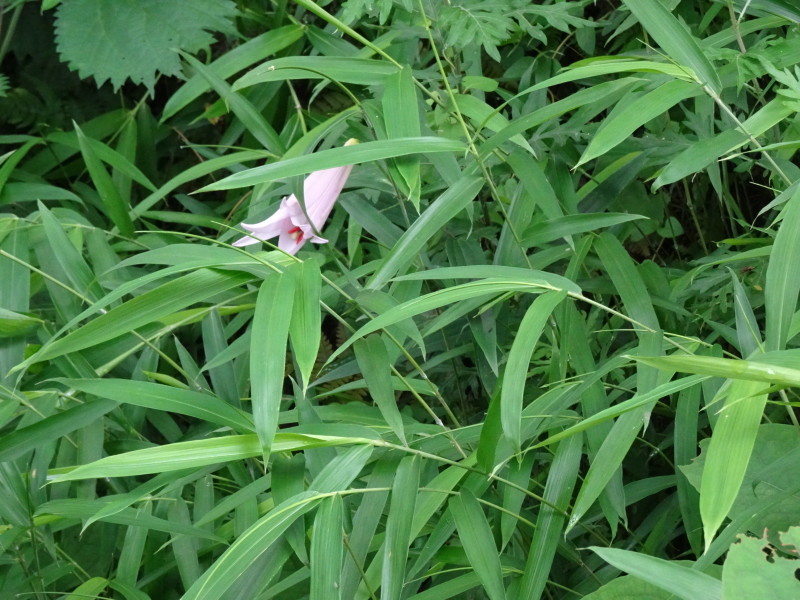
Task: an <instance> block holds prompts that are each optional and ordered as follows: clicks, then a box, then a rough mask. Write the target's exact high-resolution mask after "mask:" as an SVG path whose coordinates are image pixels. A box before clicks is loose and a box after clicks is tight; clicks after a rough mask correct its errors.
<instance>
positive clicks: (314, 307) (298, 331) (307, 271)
mask: <svg viewBox="0 0 800 600" xmlns="http://www.w3.org/2000/svg"><path fill="white" fill-rule="evenodd" d="M292 273H293V274H294V276H295V292H294V293H295V296H294V300H293V303H292V312H291V315H292V318H291V320H290V322H289V338H290V339H291V340H292V353H293V354H294V360H295V361H296V362H297V367H298V369H299V370H300V376H301V378H302V384H303V389H306V388H308V384H309V383H310V382H311V373H312V371H313V370H314V364H315V363H316V360H317V353H318V352H319V345H320V341H321V337H322V314H321V313H320V307H319V306H320V305H319V303H320V293H321V289H322V274H321V273H320V270H319V264H317V262H316V261H313V260H307V261H305V262H302V263H299V264H297V265H295V266H294V267H292Z"/></svg>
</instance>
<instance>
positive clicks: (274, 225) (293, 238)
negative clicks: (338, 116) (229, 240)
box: [233, 139, 358, 254]
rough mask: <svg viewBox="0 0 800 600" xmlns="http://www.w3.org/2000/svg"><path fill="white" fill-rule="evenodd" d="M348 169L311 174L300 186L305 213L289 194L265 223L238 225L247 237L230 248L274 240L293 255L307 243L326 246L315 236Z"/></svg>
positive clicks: (329, 210)
mask: <svg viewBox="0 0 800 600" xmlns="http://www.w3.org/2000/svg"><path fill="white" fill-rule="evenodd" d="M357 143H358V140H355V139H350V140H347V142H346V143H345V146H352V145H353V144H357ZM352 169H353V165H347V166H344V167H333V168H332V169H323V170H322V171H314V172H313V173H311V174H310V175H309V176H308V177H306V179H305V181H304V182H303V198H304V200H305V208H306V210H305V213H303V208H302V207H301V206H300V202H299V201H298V200H297V197H296V196H295V195H294V194H292V195H291V196H289V197H288V198H284V199H283V200H281V205H280V208H278V210H277V211H276V212H275V214H274V215H272V216H271V217H269V218H268V219H266V220H265V221H261V222H260V223H254V224H252V225H250V224H248V223H242V227H243V228H244V229H246V230H247V231H249V232H250V233H251V235H246V236H245V237H243V238H241V239H239V240H236V241H235V242H233V245H234V246H249V245H250V244H256V243H258V242H261V241H263V240H268V239H270V238H274V237H276V236H277V237H278V248H280V249H281V250H283V251H284V252H288V253H289V254H296V253H297V251H298V250H300V248H302V247H303V246H304V245H305V243H306V242H307V241H311V242H313V243H315V244H327V243H328V240H326V239H325V238H322V237H320V236H319V235H317V232H319V231H321V230H322V226H323V225H324V224H325V221H327V220H328V215H330V214H331V211H332V210H333V205H334V204H335V203H336V199H337V198H338V197H339V194H340V193H341V191H342V188H343V187H344V184H345V182H346V181H347V178H348V176H349V175H350V171H351V170H352Z"/></svg>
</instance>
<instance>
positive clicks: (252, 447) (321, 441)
mask: <svg viewBox="0 0 800 600" xmlns="http://www.w3.org/2000/svg"><path fill="white" fill-rule="evenodd" d="M364 443H370V444H371V443H372V441H371V440H366V439H363V438H351V437H336V436H325V435H307V434H297V433H277V434H275V438H274V440H273V442H272V451H273V452H295V451H299V450H305V449H308V448H324V447H327V446H341V445H352V444H364ZM260 454H262V451H261V443H260V442H259V440H258V437H257V436H256V435H255V434H251V435H232V436H227V437H218V438H210V439H206V440H194V441H191V442H177V443H175V444H167V445H165V446H156V447H154V448H146V449H144V450H134V451H133V452H126V453H124V454H116V455H114V456H108V457H106V458H101V459H100V460H97V461H95V462H93V463H89V464H88V465H83V466H80V467H75V468H69V469H68V470H66V471H64V470H63V469H61V470H55V471H51V473H52V474H53V475H58V481H73V480H78V479H91V478H102V477H128V476H132V475H146V474H149V473H164V472H167V471H178V470H181V469H189V468H195V467H204V466H206V465H215V464H219V463H225V462H230V461H235V460H243V459H245V458H253V457H255V456H259V455H260Z"/></svg>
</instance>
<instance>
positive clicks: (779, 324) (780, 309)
mask: <svg viewBox="0 0 800 600" xmlns="http://www.w3.org/2000/svg"><path fill="white" fill-rule="evenodd" d="M781 215H782V216H783V220H782V222H781V226H780V229H778V234H777V235H776V236H775V243H774V244H773V245H772V252H771V253H770V258H769V264H768V265H767V281H766V285H765V287H764V303H765V309H766V313H767V323H766V336H765V337H766V340H765V344H766V349H767V350H783V349H784V348H785V347H786V342H787V338H788V335H789V327H790V325H791V322H792V317H793V316H794V313H795V309H796V308H797V296H798V293H800V269H798V268H796V267H797V263H796V262H795V261H797V258H798V256H800V188H798V189H797V190H795V192H794V194H793V195H792V197H791V198H790V199H789V201H788V202H787V204H786V206H785V208H784V209H783V211H782V213H781Z"/></svg>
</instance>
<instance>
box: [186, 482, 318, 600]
mask: <svg viewBox="0 0 800 600" xmlns="http://www.w3.org/2000/svg"><path fill="white" fill-rule="evenodd" d="M319 500H320V497H319V496H318V495H317V494H316V492H302V493H300V494H297V495H296V496H293V497H292V498H289V499H288V500H286V501H285V502H283V503H281V504H279V505H278V506H276V507H275V508H273V509H272V510H271V511H269V512H268V513H267V514H266V515H264V516H263V517H261V518H260V519H259V520H258V521H256V523H255V524H253V525H252V526H251V527H250V528H248V529H247V531H245V532H244V533H243V534H242V535H240V536H239V537H238V538H237V539H236V541H235V542H234V543H233V544H232V545H231V546H230V547H229V548H228V549H227V550H226V551H225V552H224V553H223V554H222V556H220V557H219V558H218V559H217V560H216V561H215V562H214V564H212V565H211V566H210V567H209V568H208V570H206V572H205V573H203V576H202V577H201V578H200V579H198V580H197V581H196V582H195V583H194V585H193V586H192V587H191V588H189V590H188V591H187V592H186V593H185V594H184V595H183V597H182V600H218V598H220V597H222V595H223V594H224V593H225V591H226V590H227V589H228V588H230V587H231V586H232V585H233V584H234V583H235V582H236V581H237V580H238V579H239V578H240V577H241V575H242V572H243V571H244V570H245V569H246V568H247V567H249V566H250V565H251V564H253V562H255V561H256V559H258V557H259V556H261V555H262V554H263V553H264V552H266V551H267V550H268V549H269V547H270V546H272V544H274V543H275V542H276V541H278V540H279V539H280V538H281V536H282V535H283V533H284V532H285V531H286V529H288V527H289V526H290V525H291V524H292V523H294V522H295V520H297V519H298V518H299V517H301V516H302V515H304V514H305V513H307V512H308V511H310V510H311V509H313V508H314V507H315V506H317V504H319Z"/></svg>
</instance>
